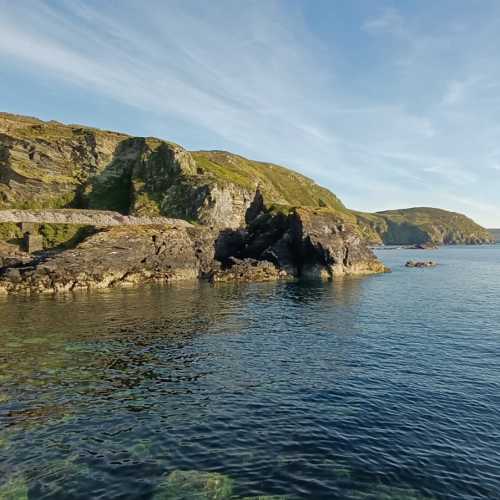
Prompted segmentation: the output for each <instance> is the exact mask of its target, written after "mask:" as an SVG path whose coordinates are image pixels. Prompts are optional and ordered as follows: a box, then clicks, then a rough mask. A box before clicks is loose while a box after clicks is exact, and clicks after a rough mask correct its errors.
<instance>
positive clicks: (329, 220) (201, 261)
mask: <svg viewBox="0 0 500 500" xmlns="http://www.w3.org/2000/svg"><path fill="white" fill-rule="evenodd" d="M37 259H38V260H36V261H33V262H30V263H28V264H26V262H25V261H23V260H22V259H21V260H17V261H15V262H14V263H13V264H12V263H8V264H7V265H6V266H4V267H3V269H2V270H1V272H0V292H4V293H16V292H17V293H19V292H21V293H23V292H26V293H38V292H63V291H71V290H77V289H90V288H107V287H113V286H124V285H135V284H141V283H147V282H171V281H179V280H195V279H210V280H211V281H213V282H217V281H271V280H279V279H284V278H290V277H307V278H311V277H312V278H322V279H331V278H335V277H336V276H342V275H347V274H369V273H378V272H383V271H384V270H385V269H384V266H383V264H382V263H381V262H380V261H379V260H377V258H376V257H375V256H374V254H373V253H372V252H371V251H370V250H369V249H368V247H367V246H366V244H365V243H364V241H363V240H362V239H361V238H360V237H359V235H358V234H357V232H356V231H355V230H354V229H353V228H350V227H348V226H347V225H345V224H344V223H343V222H342V220H341V219H338V218H337V217H336V215H335V213H334V212H329V211H328V210H320V209H318V210H311V209H294V210H292V211H290V212H288V213H269V212H263V213H262V214H261V215H260V216H258V217H256V218H255V219H254V220H253V222H252V223H251V224H250V225H249V226H248V228H246V229H239V230H228V229H225V230H223V231H220V230H218V229H214V228H210V227H207V226H192V225H189V224H186V222H185V221H178V224H176V223H175V221H173V223H172V224H171V225H150V226H147V225H146V226H140V225H122V226H115V227H111V228H108V229H105V230H101V231H100V232H98V233H96V234H92V235H90V236H88V237H87V238H86V239H85V240H84V241H83V242H82V243H80V244H78V245H77V246H76V247H75V248H73V249H68V250H64V251H61V252H58V253H54V252H53V253H52V254H50V255H45V256H43V255H42V256H37Z"/></svg>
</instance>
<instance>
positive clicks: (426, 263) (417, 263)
mask: <svg viewBox="0 0 500 500" xmlns="http://www.w3.org/2000/svg"><path fill="white" fill-rule="evenodd" d="M436 266H437V262H434V261H433V260H427V261H414V260H409V261H408V262H407V263H406V264H405V267H417V268H422V267H436Z"/></svg>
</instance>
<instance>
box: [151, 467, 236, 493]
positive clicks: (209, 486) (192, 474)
mask: <svg viewBox="0 0 500 500" xmlns="http://www.w3.org/2000/svg"><path fill="white" fill-rule="evenodd" d="M232 493H233V481H232V479H231V478H230V477H228V476H225V475H223V474H219V473H217V472H203V471H196V470H190V471H184V470H175V471H173V472H171V473H170V474H169V475H168V476H167V477H166V479H165V480H163V481H162V482H161V483H160V485H159V486H158V487H157V489H156V493H155V494H154V496H153V499H154V500H226V499H230V498H232Z"/></svg>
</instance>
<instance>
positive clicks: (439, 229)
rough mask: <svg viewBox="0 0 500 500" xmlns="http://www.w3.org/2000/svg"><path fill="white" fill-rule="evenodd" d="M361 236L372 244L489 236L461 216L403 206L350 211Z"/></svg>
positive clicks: (471, 240) (473, 240)
mask: <svg viewBox="0 0 500 500" xmlns="http://www.w3.org/2000/svg"><path fill="white" fill-rule="evenodd" d="M354 214H355V215H356V218H357V224H358V225H359V227H360V230H361V231H362V233H363V234H364V236H365V237H366V238H367V239H368V240H369V241H370V242H371V243H373V244H385V245H414V244H422V243H434V244H437V245H455V244H464V245H477V244H485V243H493V237H492V235H491V234H490V233H489V232H488V231H487V230H486V229H484V228H483V227H481V226H480V225H478V224H476V223H475V222H474V221H473V220H471V219H469V218H468V217H466V216H465V215H462V214H459V213H455V212H449V211H447V210H441V209H438V208H428V207H419V208H407V209H402V210H387V211H383V212H376V213H374V214H367V213H363V212H354Z"/></svg>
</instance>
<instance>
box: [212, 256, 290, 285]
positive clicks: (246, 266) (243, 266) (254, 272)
mask: <svg viewBox="0 0 500 500" xmlns="http://www.w3.org/2000/svg"><path fill="white" fill-rule="evenodd" d="M287 277H288V274H287V272H286V271H284V270H280V269H279V268H278V267H276V266H275V265H274V264H273V263H271V262H268V261H266V260H261V261H259V260H256V259H237V258H235V257H232V258H231V259H230V265H229V267H226V268H223V269H219V270H215V271H214V272H213V273H212V274H211V276H210V281H211V282H213V283H215V282H219V281H276V280H279V279H283V278H287Z"/></svg>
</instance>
